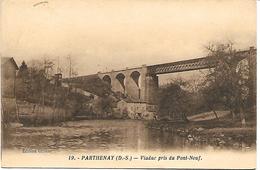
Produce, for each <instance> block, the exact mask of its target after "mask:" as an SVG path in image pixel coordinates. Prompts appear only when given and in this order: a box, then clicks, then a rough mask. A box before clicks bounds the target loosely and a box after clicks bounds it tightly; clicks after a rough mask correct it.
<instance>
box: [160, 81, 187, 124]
mask: <svg viewBox="0 0 260 170" xmlns="http://www.w3.org/2000/svg"><path fill="white" fill-rule="evenodd" d="M186 85H187V84H186V82H184V81H182V80H176V81H173V82H171V83H170V84H168V85H166V86H165V87H162V88H161V89H160V92H159V113H160V116H161V117H167V118H168V119H173V120H177V119H183V118H184V119H186V115H187V113H189V112H190V109H189V108H190V107H189V105H190V104H191V101H190V92H189V91H188V90H184V88H183V87H185V86H186Z"/></svg>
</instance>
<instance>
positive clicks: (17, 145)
mask: <svg viewBox="0 0 260 170" xmlns="http://www.w3.org/2000/svg"><path fill="white" fill-rule="evenodd" d="M4 144H5V147H7V148H11V149H25V148H32V149H48V150H49V151H64V150H66V151H68V150H73V151H83V152H84V151H87V150H102V151H105V150H106V151H135V152H138V151H143V150H153V151H169V150H172V149H181V150H183V149H190V148H192V149H201V148H202V147H208V145H205V144H203V145H196V144H192V143H191V142H189V141H187V138H184V137H180V136H178V135H176V134H175V133H172V132H163V131H160V130H155V129H148V128H146V127H145V123H144V122H142V121H138V120H83V121H76V122H67V123H64V124H63V125H62V126H55V127H20V128H17V129H15V130H14V131H12V132H10V136H9V138H8V139H7V140H6V141H5V142H4Z"/></svg>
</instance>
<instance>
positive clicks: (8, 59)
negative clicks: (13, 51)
mask: <svg viewBox="0 0 260 170" xmlns="http://www.w3.org/2000/svg"><path fill="white" fill-rule="evenodd" d="M8 61H10V62H11V63H12V64H13V65H14V67H15V69H16V70H18V69H19V68H18V66H17V64H16V62H15V60H14V58H13V57H1V67H2V66H3V65H5V64H6V62H8Z"/></svg>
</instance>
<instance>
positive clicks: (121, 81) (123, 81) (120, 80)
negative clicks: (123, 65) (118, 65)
mask: <svg viewBox="0 0 260 170" xmlns="http://www.w3.org/2000/svg"><path fill="white" fill-rule="evenodd" d="M116 79H117V80H118V81H119V83H120V84H121V86H122V87H123V89H124V90H125V75H124V74H123V73H119V74H117V75H116Z"/></svg>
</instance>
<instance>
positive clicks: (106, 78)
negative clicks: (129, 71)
mask: <svg viewBox="0 0 260 170" xmlns="http://www.w3.org/2000/svg"><path fill="white" fill-rule="evenodd" d="M102 79H103V81H104V82H106V83H107V84H109V85H111V78H110V76H109V75H105V76H104V77H103V78H102Z"/></svg>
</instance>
